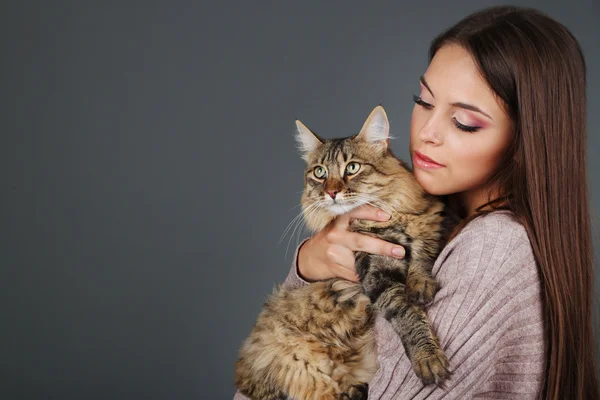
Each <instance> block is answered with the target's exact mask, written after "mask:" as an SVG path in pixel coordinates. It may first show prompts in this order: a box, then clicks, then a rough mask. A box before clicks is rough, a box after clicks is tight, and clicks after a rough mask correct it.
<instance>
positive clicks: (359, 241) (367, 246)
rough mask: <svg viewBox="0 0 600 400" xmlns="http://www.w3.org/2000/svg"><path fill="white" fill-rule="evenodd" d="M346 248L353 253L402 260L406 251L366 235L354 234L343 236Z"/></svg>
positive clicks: (393, 244) (398, 246)
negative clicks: (364, 253) (359, 252)
mask: <svg viewBox="0 0 600 400" xmlns="http://www.w3.org/2000/svg"><path fill="white" fill-rule="evenodd" d="M344 240H345V245H346V247H348V248H350V249H352V250H354V251H364V252H366V253H371V254H379V255H382V256H391V257H395V258H404V255H405V254H406V251H405V250H404V247H402V246H400V245H397V244H395V243H390V242H386V241H385V240H381V239H377V238H374V237H371V236H368V235H363V234H361V233H356V232H348V233H347V234H346V235H344Z"/></svg>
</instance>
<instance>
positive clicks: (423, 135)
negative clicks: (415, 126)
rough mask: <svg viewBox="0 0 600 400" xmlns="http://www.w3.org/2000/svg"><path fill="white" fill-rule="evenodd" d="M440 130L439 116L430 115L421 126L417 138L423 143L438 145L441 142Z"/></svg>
mask: <svg viewBox="0 0 600 400" xmlns="http://www.w3.org/2000/svg"><path fill="white" fill-rule="evenodd" d="M441 130H442V128H441V126H440V121H439V118H438V117H437V116H435V115H431V117H430V118H429V119H428V120H427V121H426V122H425V124H424V125H423V126H422V127H421V130H420V131H419V139H421V141H422V142H424V143H430V144H434V145H439V144H441V143H442V135H441Z"/></svg>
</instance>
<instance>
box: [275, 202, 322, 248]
mask: <svg viewBox="0 0 600 400" xmlns="http://www.w3.org/2000/svg"><path fill="white" fill-rule="evenodd" d="M319 203H320V202H316V203H313V204H311V205H310V206H308V207H307V209H306V210H304V211H301V212H300V213H299V214H298V215H296V216H295V217H294V219H292V221H291V222H290V223H289V224H288V226H287V227H286V228H285V230H284V231H283V233H282V234H281V237H280V238H279V243H281V242H282V241H283V239H284V238H285V235H286V234H287V233H288V232H289V230H290V228H291V227H292V226H293V225H294V224H295V223H297V222H298V219H301V218H302V217H303V215H304V213H306V212H307V211H309V210H311V209H312V208H313V207H317V206H319Z"/></svg>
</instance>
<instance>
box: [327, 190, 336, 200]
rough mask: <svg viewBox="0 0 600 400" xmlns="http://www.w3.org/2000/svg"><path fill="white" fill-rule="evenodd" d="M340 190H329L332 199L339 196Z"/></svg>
mask: <svg viewBox="0 0 600 400" xmlns="http://www.w3.org/2000/svg"><path fill="white" fill-rule="evenodd" d="M338 193H339V192H338V191H337V190H328V191H327V194H329V197H331V198H332V199H334V200H335V196H337V194H338Z"/></svg>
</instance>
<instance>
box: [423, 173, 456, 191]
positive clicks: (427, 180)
mask: <svg viewBox="0 0 600 400" xmlns="http://www.w3.org/2000/svg"><path fill="white" fill-rule="evenodd" d="M415 178H416V179H417V182H419V185H421V187H422V188H423V189H424V190H425V191H426V192H427V193H429V194H432V195H434V196H443V195H446V194H449V193H452V191H451V190H449V188H448V187H447V185H445V184H444V183H443V182H441V179H440V178H438V177H433V176H431V175H429V174H427V173H420V172H419V171H415Z"/></svg>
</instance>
